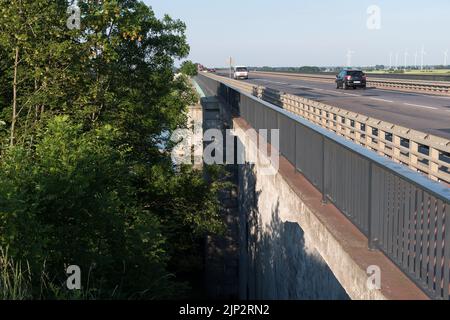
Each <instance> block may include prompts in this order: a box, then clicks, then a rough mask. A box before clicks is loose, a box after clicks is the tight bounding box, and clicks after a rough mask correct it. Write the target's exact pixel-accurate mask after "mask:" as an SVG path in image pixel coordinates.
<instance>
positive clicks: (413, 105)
mask: <svg viewBox="0 0 450 320" xmlns="http://www.w3.org/2000/svg"><path fill="white" fill-rule="evenodd" d="M404 105H407V106H411V107H417V108H425V109H432V110H437V109H438V108H435V107H429V106H422V105H420V104H414V103H406V102H405V103H404Z"/></svg>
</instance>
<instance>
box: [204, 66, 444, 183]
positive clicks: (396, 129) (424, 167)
mask: <svg viewBox="0 0 450 320" xmlns="http://www.w3.org/2000/svg"><path fill="white" fill-rule="evenodd" d="M207 76H208V77H211V78H213V79H216V80H218V81H222V82H224V83H229V84H230V85H233V86H235V87H237V88H239V89H241V90H243V91H244V92H247V93H251V94H253V95H254V96H256V97H258V98H261V99H263V100H265V101H268V102H270V103H272V104H275V105H277V106H279V107H282V108H284V109H286V110H288V111H290V112H293V113H295V114H297V115H300V116H302V117H303V118H305V119H307V120H309V121H311V122H314V123H315V124H318V125H320V126H322V127H324V128H327V129H328V130H331V131H333V132H335V133H337V134H339V135H341V136H343V137H345V138H347V139H349V140H351V141H353V142H355V143H357V144H360V145H362V146H365V147H366V148H368V149H370V150H373V151H376V152H378V153H379V154H380V155H383V156H386V157H388V158H390V159H393V160H394V161H396V162H398V163H401V164H404V165H406V166H408V167H410V168H411V169H413V170H415V171H418V172H420V173H423V174H426V175H428V177H429V178H430V179H432V180H435V181H441V182H444V183H447V184H450V141H449V140H447V139H444V138H441V137H438V136H434V135H430V134H427V133H424V132H420V131H416V130H412V129H409V128H405V127H402V126H399V125H395V124H392V123H389V122H386V121H381V120H379V119H376V118H371V117H367V116H364V115H361V114H358V113H354V112H350V111H348V110H345V109H342V108H337V107H333V106H330V105H326V104H324V103H321V102H317V101H313V100H309V99H305V98H302V97H299V96H295V95H292V94H287V93H284V92H280V91H277V90H274V89H270V88H266V87H262V86H254V85H252V84H248V83H245V82H241V81H236V80H231V79H227V78H223V77H219V76H216V75H212V74H208V75H207Z"/></svg>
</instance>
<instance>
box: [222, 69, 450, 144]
mask: <svg viewBox="0 0 450 320" xmlns="http://www.w3.org/2000/svg"><path fill="white" fill-rule="evenodd" d="M218 75H222V76H228V75H226V74H225V73H221V72H219V73H218ZM242 81H245V82H249V83H252V84H256V85H261V86H265V87H268V88H273V89H276V90H279V91H283V92H286V93H290V94H294V95H298V96H302V97H304V98H307V99H311V100H315V101H320V102H323V103H325V104H328V105H332V106H335V107H339V108H342V109H346V110H349V111H352V112H356V113H359V114H363V115H366V116H369V117H374V118H377V119H379V120H383V121H387V122H391V123H394V124H397V125H401V126H404V127H407V128H411V129H414V130H418V131H422V132H426V133H430V134H433V135H436V136H440V137H444V138H447V139H450V97H444V96H436V95H427V94H422V93H410V92H399V91H390V90H386V89H376V88H367V89H366V90H363V89H356V90H353V89H349V90H342V89H339V90H338V89H336V85H335V84H334V83H332V82H330V83H323V82H317V81H310V80H303V79H294V78H291V77H285V76H281V75H267V74H264V75H263V74H258V73H255V74H252V72H250V76H249V79H248V80H242Z"/></svg>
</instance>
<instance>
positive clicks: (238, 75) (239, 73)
mask: <svg viewBox="0 0 450 320" xmlns="http://www.w3.org/2000/svg"><path fill="white" fill-rule="evenodd" d="M233 77H234V79H235V80H238V79H248V68H247V67H244V66H236V67H234V75H233Z"/></svg>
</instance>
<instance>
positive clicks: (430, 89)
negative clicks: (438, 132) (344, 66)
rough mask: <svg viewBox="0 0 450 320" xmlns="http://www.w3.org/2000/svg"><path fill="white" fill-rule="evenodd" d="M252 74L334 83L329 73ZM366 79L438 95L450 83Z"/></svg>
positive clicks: (445, 92) (448, 89)
mask: <svg viewBox="0 0 450 320" xmlns="http://www.w3.org/2000/svg"><path fill="white" fill-rule="evenodd" d="M253 73H254V74H264V75H274V76H276V75H281V76H283V77H290V78H296V79H306V80H313V81H318V82H327V83H330V82H332V83H334V81H335V79H336V77H335V76H329V75H314V74H301V73H299V74H295V73H283V72H263V71H258V72H253ZM368 76H369V78H368V79H367V85H368V86H371V87H376V88H385V89H391V90H399V91H412V92H422V93H431V94H439V95H450V83H448V82H442V81H422V80H403V79H386V78H375V77H373V78H372V77H370V74H369V75H368Z"/></svg>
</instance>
